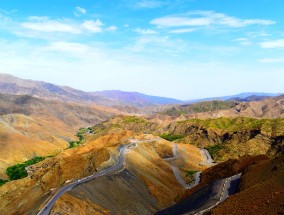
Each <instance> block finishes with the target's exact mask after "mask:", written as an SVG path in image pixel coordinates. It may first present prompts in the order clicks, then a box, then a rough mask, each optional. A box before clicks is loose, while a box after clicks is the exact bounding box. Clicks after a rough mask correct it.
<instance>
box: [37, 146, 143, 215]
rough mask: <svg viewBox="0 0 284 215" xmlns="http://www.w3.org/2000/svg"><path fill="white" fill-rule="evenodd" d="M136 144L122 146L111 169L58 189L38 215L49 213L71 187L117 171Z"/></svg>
mask: <svg viewBox="0 0 284 215" xmlns="http://www.w3.org/2000/svg"><path fill="white" fill-rule="evenodd" d="M137 142H138V141H137ZM137 142H132V143H130V144H128V145H126V146H123V147H122V148H121V149H120V155H119V158H118V162H117V163H116V164H115V165H114V166H111V167H109V168H107V169H105V170H102V171H100V172H98V173H94V174H93V175H90V176H87V177H85V178H82V179H79V180H77V181H75V182H73V183H71V184H68V185H66V186H64V187H62V188H60V189H59V190H58V191H57V193H56V194H55V195H54V196H53V197H52V198H51V199H50V200H49V202H48V203H47V204H46V205H45V206H44V208H43V209H42V210H41V211H40V212H39V213H38V215H48V214H49V213H50V210H51V208H52V207H53V205H54V203H55V202H56V201H57V199H59V198H60V197H61V196H62V195H63V194H64V193H66V192H67V191H69V190H71V189H72V188H73V187H75V186H77V185H79V184H82V183H85V182H87V181H90V180H93V179H95V178H98V177H101V176H103V175H106V174H108V173H110V172H113V171H118V170H119V169H121V168H123V165H124V160H125V153H126V150H127V149H129V148H131V147H135V146H137Z"/></svg>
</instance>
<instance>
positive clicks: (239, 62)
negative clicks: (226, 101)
mask: <svg viewBox="0 0 284 215" xmlns="http://www.w3.org/2000/svg"><path fill="white" fill-rule="evenodd" d="M283 8H284V1H283V0H60V1H58V0H40V1H38V0H28V1H22V0H9V1H8V0H0V73H7V74H12V75H14V76H17V77H20V78H27V79H33V80H41V81H47V82H51V83H54V84H59V85H67V86H71V87H74V88H77V89H81V90H84V91H100V90H115V89H116V90H123V91H135V92H141V93H145V94H150V95H158V96H166V97H173V98H177V99H184V100H186V99H197V98H205V97H213V96H223V95H232V94H236V93H240V92H271V93H284V15H283Z"/></svg>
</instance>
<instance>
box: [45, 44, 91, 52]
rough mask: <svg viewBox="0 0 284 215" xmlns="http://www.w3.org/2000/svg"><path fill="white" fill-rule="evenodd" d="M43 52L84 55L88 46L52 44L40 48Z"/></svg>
mask: <svg viewBox="0 0 284 215" xmlns="http://www.w3.org/2000/svg"><path fill="white" fill-rule="evenodd" d="M42 50H43V51H54V52H66V53H85V52H87V51H88V46H87V45H84V44H80V43H70V42H52V43H50V44H49V45H48V46H46V47H44V48H42Z"/></svg>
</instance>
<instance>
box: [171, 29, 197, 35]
mask: <svg viewBox="0 0 284 215" xmlns="http://www.w3.org/2000/svg"><path fill="white" fill-rule="evenodd" d="M196 30H197V29H196V28H180V29H174V30H171V31H169V33H172V34H183V33H191V32H194V31H196Z"/></svg>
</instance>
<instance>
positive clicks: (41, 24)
mask: <svg viewBox="0 0 284 215" xmlns="http://www.w3.org/2000/svg"><path fill="white" fill-rule="evenodd" d="M21 27H22V28H24V29H28V30H32V31H39V32H48V33H50V32H65V33H71V34H79V33H81V31H80V29H79V28H77V27H76V26H75V25H73V24H69V23H66V22H64V21H57V20H49V19H42V20H39V19H38V20H37V21H34V22H23V23H21Z"/></svg>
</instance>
